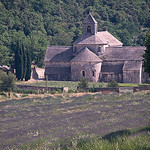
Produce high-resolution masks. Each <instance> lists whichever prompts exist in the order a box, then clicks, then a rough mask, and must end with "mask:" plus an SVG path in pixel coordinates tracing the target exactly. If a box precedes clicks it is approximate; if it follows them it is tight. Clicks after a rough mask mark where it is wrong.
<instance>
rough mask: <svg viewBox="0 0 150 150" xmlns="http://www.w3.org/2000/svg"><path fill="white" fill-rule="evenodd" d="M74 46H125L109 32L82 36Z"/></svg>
mask: <svg viewBox="0 0 150 150" xmlns="http://www.w3.org/2000/svg"><path fill="white" fill-rule="evenodd" d="M73 44H75V45H76V44H79V45H85V44H105V45H106V44H107V45H109V46H122V45H123V44H122V43H121V42H120V41H119V40H117V39H116V38H115V37H114V36H113V35H111V34H110V33H109V32H108V31H102V32H97V34H95V35H88V34H87V35H82V36H81V37H79V38H78V39H77V40H76V41H75V42H74V43H73Z"/></svg>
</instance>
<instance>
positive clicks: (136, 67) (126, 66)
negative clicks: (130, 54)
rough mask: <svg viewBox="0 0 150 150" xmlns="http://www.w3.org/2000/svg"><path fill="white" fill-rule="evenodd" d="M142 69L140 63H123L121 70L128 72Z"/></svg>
mask: <svg viewBox="0 0 150 150" xmlns="http://www.w3.org/2000/svg"><path fill="white" fill-rule="evenodd" d="M141 67H142V62H141V61H136V60H135V61H125V62H124V66H123V70H124V71H125V70H126V71H128V70H130V71H131V70H132V71H134V70H140V68H141Z"/></svg>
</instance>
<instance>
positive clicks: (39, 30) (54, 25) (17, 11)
mask: <svg viewBox="0 0 150 150" xmlns="http://www.w3.org/2000/svg"><path fill="white" fill-rule="evenodd" d="M88 12H91V13H92V15H93V16H94V18H95V19H96V20H97V22H98V25H99V26H98V30H99V31H102V30H108V31H109V32H110V33H112V34H113V35H114V36H115V37H117V38H118V39H119V40H121V42H123V43H124V45H144V40H145V35H146V32H147V31H148V29H149V28H150V1H149V0H109V1H108V0H0V65H1V64H5V65H10V64H11V65H14V54H15V45H16V41H17V40H19V41H21V42H23V43H24V46H25V49H30V51H31V54H32V61H34V62H35V64H38V65H39V66H42V65H43V58H44V53H45V50H46V47H47V45H71V44H72V43H73V41H75V40H76V39H77V38H78V37H79V36H80V35H81V33H82V21H83V19H84V18H85V17H86V15H87V14H88Z"/></svg>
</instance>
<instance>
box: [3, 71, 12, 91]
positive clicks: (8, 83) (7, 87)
mask: <svg viewBox="0 0 150 150" xmlns="http://www.w3.org/2000/svg"><path fill="white" fill-rule="evenodd" d="M14 89H15V76H14V75H13V74H12V73H10V72H9V73H8V75H7V74H6V72H3V71H0V91H6V92H10V91H13V90H14Z"/></svg>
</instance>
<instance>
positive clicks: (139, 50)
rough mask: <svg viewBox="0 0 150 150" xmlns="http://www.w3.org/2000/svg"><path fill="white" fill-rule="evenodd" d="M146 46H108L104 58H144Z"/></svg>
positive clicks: (110, 59)
mask: <svg viewBox="0 0 150 150" xmlns="http://www.w3.org/2000/svg"><path fill="white" fill-rule="evenodd" d="M145 49H146V48H145V47H144V46H135V47H131V46H123V47H106V49H105V53H104V58H105V60H107V61H115V60H121V61H125V60H143V57H142V55H143V54H144V51H145Z"/></svg>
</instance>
